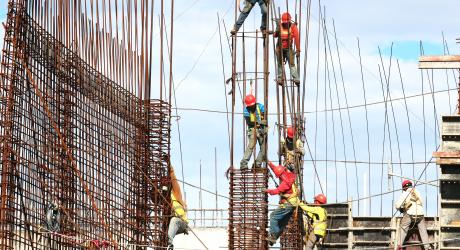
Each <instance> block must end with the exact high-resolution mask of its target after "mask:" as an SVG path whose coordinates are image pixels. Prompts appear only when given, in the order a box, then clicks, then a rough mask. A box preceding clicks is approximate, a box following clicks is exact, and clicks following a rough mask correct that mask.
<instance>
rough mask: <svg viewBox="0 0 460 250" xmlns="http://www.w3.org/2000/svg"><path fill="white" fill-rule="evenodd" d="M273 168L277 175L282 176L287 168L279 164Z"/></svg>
mask: <svg viewBox="0 0 460 250" xmlns="http://www.w3.org/2000/svg"><path fill="white" fill-rule="evenodd" d="M272 170H273V173H274V174H275V175H276V177H280V176H281V175H282V174H283V172H284V170H285V168H284V167H283V166H281V165H278V166H273V167H272Z"/></svg>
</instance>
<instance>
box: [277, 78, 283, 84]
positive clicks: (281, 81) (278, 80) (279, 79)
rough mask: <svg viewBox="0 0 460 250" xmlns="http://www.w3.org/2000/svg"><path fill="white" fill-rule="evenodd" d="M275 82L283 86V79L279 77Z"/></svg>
mask: <svg viewBox="0 0 460 250" xmlns="http://www.w3.org/2000/svg"><path fill="white" fill-rule="evenodd" d="M276 83H278V85H279V86H283V79H281V78H278V79H276Z"/></svg>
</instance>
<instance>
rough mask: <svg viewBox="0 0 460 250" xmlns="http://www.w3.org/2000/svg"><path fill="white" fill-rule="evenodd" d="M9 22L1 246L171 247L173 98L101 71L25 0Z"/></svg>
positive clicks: (0, 88) (3, 88) (0, 117)
mask: <svg viewBox="0 0 460 250" xmlns="http://www.w3.org/2000/svg"><path fill="white" fill-rule="evenodd" d="M4 26H5V38H4V41H5V42H4V49H3V57H2V67H1V79H0V80H1V82H0V98H1V99H0V112H1V114H0V136H1V137H0V142H1V145H2V146H1V150H0V156H1V161H2V164H1V166H0V172H1V177H0V178H1V179H0V182H1V203H0V249H29V248H30V249H75V248H77V247H82V248H91V247H92V244H95V242H105V243H106V244H108V248H111V249H120V247H121V245H125V246H126V244H131V245H132V246H133V247H135V248H136V249H146V248H147V246H150V247H152V248H153V249H163V248H164V247H166V245H167V234H166V232H167V227H168V219H169V214H170V206H169V204H170V198H169V189H168V186H169V185H170V179H169V174H168V173H169V172H168V170H169V169H168V168H169V156H168V152H169V140H170V134H169V133H170V124H169V121H170V110H171V108H170V105H169V104H168V103H166V102H164V101H162V100H147V101H143V100H140V99H139V98H137V97H135V96H134V95H133V94H131V93H130V92H128V91H127V90H125V89H123V88H122V87H121V86H120V85H119V84H117V83H115V82H113V81H111V80H109V79H108V78H107V77H105V76H104V75H102V74H101V73H99V72H97V71H96V70H95V69H94V68H92V67H91V66H89V64H88V63H86V62H85V61H84V60H82V59H81V58H80V57H78V56H77V54H75V53H74V52H72V51H71V50H70V49H69V48H67V47H65V46H64V45H63V44H62V43H61V42H60V41H58V40H57V39H56V38H55V37H53V36H52V35H51V34H50V33H48V32H47V31H46V30H45V29H44V28H42V27H41V26H39V25H38V24H37V23H36V22H35V20H33V19H32V18H31V17H30V16H29V15H28V13H27V11H26V8H25V7H24V5H23V4H20V3H16V2H15V1H10V3H9V6H8V16H7V21H6V23H5V25H4ZM50 204H51V205H52V204H56V205H57V207H58V208H57V209H56V211H57V213H59V214H60V218H59V219H56V221H55V222H57V223H55V225H57V228H55V227H54V228H53V227H50V225H49V224H52V223H50V220H49V218H48V219H47V213H49V212H50V209H49V207H50Z"/></svg>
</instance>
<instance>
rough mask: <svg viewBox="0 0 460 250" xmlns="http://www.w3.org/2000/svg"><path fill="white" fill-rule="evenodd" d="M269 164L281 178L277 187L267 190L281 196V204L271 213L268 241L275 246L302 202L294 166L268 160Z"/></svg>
mask: <svg viewBox="0 0 460 250" xmlns="http://www.w3.org/2000/svg"><path fill="white" fill-rule="evenodd" d="M268 165H269V166H270V168H271V170H272V171H273V173H274V174H275V176H276V177H278V178H279V179H280V184H279V186H278V187H277V188H275V189H267V190H265V192H266V193H268V194H270V195H279V196H280V202H279V203H280V205H279V206H278V207H277V208H276V209H275V211H273V212H272V213H271V214H270V232H269V234H268V238H267V241H268V243H269V244H270V246H273V245H274V244H275V243H276V241H277V239H278V238H279V237H280V235H281V233H282V232H283V230H284V228H285V227H286V225H287V224H288V222H289V219H290V218H291V216H292V214H293V212H294V209H295V207H296V206H298V205H299V204H300V200H299V198H298V189H297V187H296V185H295V180H296V178H297V175H296V174H295V173H294V168H293V166H292V165H288V166H287V167H284V166H282V165H279V166H276V165H274V164H273V163H272V162H268Z"/></svg>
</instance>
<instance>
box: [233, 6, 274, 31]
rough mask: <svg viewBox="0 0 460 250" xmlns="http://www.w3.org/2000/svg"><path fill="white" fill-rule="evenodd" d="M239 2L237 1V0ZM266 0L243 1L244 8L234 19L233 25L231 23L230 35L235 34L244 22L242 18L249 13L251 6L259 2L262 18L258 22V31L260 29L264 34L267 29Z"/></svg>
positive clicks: (244, 18)
mask: <svg viewBox="0 0 460 250" xmlns="http://www.w3.org/2000/svg"><path fill="white" fill-rule="evenodd" d="M238 2H239V1H238ZM268 2H269V0H245V1H244V8H243V10H242V11H241V13H240V16H239V17H238V19H237V20H236V23H235V25H233V29H232V30H231V31H230V33H231V34H232V35H235V34H236V32H238V30H239V29H240V28H241V26H242V25H243V23H244V20H246V18H247V17H248V16H249V13H250V12H251V10H252V8H253V7H254V5H256V3H258V4H259V6H260V12H261V14H262V20H261V22H260V31H262V33H263V34H265V31H266V29H267V12H268V7H267V6H268Z"/></svg>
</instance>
